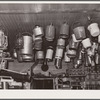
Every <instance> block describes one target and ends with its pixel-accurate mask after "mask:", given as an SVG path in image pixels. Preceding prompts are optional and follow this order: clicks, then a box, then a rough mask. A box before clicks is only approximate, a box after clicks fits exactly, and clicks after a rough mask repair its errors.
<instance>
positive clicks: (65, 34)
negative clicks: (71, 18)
mask: <svg viewBox="0 0 100 100" xmlns="http://www.w3.org/2000/svg"><path fill="white" fill-rule="evenodd" d="M68 36H69V25H68V24H67V23H64V24H62V25H61V28H60V37H61V38H68Z"/></svg>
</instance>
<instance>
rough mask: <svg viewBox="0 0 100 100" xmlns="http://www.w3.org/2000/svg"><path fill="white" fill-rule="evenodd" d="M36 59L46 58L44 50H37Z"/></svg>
mask: <svg viewBox="0 0 100 100" xmlns="http://www.w3.org/2000/svg"><path fill="white" fill-rule="evenodd" d="M35 58H36V60H43V59H44V52H43V51H36V56H35Z"/></svg>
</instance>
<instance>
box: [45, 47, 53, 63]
mask: <svg viewBox="0 0 100 100" xmlns="http://www.w3.org/2000/svg"><path fill="white" fill-rule="evenodd" d="M46 59H47V61H52V59H53V47H52V46H49V48H48V49H47V52H46Z"/></svg>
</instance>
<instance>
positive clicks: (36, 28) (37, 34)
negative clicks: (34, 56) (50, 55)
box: [33, 26, 44, 37]
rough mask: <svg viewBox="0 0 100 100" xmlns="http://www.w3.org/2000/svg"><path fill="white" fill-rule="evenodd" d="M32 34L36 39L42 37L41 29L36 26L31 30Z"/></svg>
mask: <svg viewBox="0 0 100 100" xmlns="http://www.w3.org/2000/svg"><path fill="white" fill-rule="evenodd" d="M33 34H34V35H35V37H38V36H41V37H42V36H43V35H44V32H43V28H42V27H40V26H36V27H35V28H34V29H33Z"/></svg>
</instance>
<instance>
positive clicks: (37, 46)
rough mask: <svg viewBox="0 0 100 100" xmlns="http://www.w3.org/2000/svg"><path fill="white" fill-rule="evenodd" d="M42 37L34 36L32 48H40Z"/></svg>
mask: <svg viewBox="0 0 100 100" xmlns="http://www.w3.org/2000/svg"><path fill="white" fill-rule="evenodd" d="M42 42H43V41H42V37H36V38H35V43H34V49H36V50H41V49H42Z"/></svg>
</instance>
